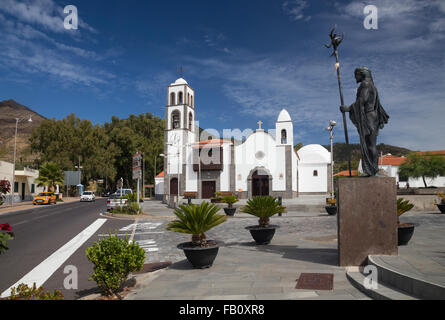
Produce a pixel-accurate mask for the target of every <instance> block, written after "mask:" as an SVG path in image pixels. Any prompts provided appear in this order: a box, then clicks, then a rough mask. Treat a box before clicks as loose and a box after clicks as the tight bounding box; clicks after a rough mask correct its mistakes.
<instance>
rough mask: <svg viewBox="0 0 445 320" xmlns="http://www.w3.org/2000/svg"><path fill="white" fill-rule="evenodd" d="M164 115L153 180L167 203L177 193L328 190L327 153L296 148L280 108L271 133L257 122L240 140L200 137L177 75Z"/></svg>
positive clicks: (289, 194)
mask: <svg viewBox="0 0 445 320" xmlns="http://www.w3.org/2000/svg"><path fill="white" fill-rule="evenodd" d="M165 119H166V121H165V123H166V128H165V134H164V143H165V145H164V168H165V170H164V172H163V173H161V174H160V175H159V176H158V178H157V179H156V190H157V191H156V194H157V195H156V196H157V198H162V199H163V200H164V201H169V199H173V198H176V196H177V195H178V193H179V196H180V198H181V197H194V198H199V199H209V198H211V197H213V196H214V195H215V193H217V192H219V193H221V194H222V195H229V194H233V195H236V196H238V198H240V199H246V198H252V197H255V196H261V195H271V196H274V197H282V198H283V199H289V198H294V197H298V196H299V195H303V194H328V193H329V192H330V183H329V177H330V171H331V170H332V169H331V155H330V152H329V151H328V150H326V149H325V148H324V147H322V146H321V145H315V144H314V145H308V146H305V147H303V148H301V149H300V150H298V152H297V151H295V149H294V147H293V146H294V139H293V124H292V119H291V117H290V115H289V113H288V112H287V111H286V110H284V109H283V110H282V111H281V113H280V114H279V115H278V118H277V121H276V127H275V130H271V132H273V131H275V135H272V134H271V133H269V132H268V131H266V130H264V129H262V128H261V125H262V122H261V121H259V123H258V124H259V128H258V129H256V130H255V131H251V133H250V134H249V135H248V136H247V137H246V136H244V137H243V138H242V139H241V140H242V141H240V140H238V139H237V138H236V137H235V139H215V138H212V139H208V138H207V137H206V139H201V138H200V134H199V129H198V126H197V125H196V123H195V121H196V120H195V119H196V107H195V91H194V90H193V89H192V88H191V87H190V85H189V84H188V83H187V82H186V81H185V80H184V79H183V78H179V79H178V80H176V81H175V82H174V83H172V84H171V85H170V86H168V88H167V106H166V115H165ZM203 140H204V141H203ZM161 193H162V194H161Z"/></svg>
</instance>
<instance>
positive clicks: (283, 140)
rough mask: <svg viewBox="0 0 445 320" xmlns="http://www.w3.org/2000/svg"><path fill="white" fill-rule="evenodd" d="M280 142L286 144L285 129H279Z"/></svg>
mask: <svg viewBox="0 0 445 320" xmlns="http://www.w3.org/2000/svg"><path fill="white" fill-rule="evenodd" d="M281 144H287V132H286V130H281Z"/></svg>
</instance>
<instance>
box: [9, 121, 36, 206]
mask: <svg viewBox="0 0 445 320" xmlns="http://www.w3.org/2000/svg"><path fill="white" fill-rule="evenodd" d="M26 119H28V120H27V121H28V123H32V115H30V116H29V118H16V119H15V135H14V165H13V169H12V188H13V189H12V197H11V207H12V206H14V196H15V190H14V189H15V161H16V156H17V128H18V126H19V122H21V121H25V120H26Z"/></svg>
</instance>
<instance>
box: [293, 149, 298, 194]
mask: <svg viewBox="0 0 445 320" xmlns="http://www.w3.org/2000/svg"><path fill="white" fill-rule="evenodd" d="M295 168H298V158H297V155H296V154H295V151H294V150H292V169H293V170H292V191H295V192H296V191H298V184H297V170H296V169H295Z"/></svg>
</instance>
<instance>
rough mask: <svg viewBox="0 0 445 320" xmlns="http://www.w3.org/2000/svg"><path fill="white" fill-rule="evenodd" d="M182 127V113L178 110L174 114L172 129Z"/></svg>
mask: <svg viewBox="0 0 445 320" xmlns="http://www.w3.org/2000/svg"><path fill="white" fill-rule="evenodd" d="M180 127H181V113H180V112H179V111H178V110H175V111H173V112H172V129H179V128H180Z"/></svg>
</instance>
